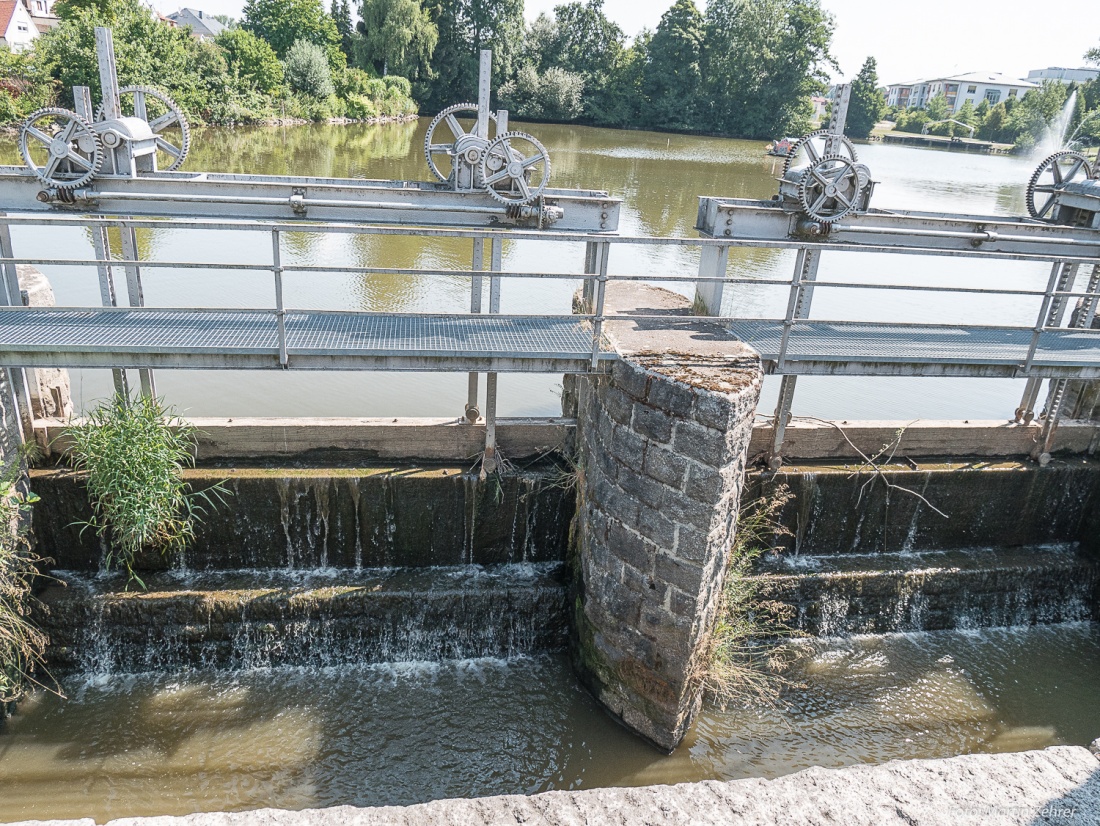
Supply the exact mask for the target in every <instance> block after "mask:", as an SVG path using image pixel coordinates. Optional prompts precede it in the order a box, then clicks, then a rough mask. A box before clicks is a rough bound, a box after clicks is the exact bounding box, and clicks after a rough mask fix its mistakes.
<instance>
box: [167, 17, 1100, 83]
mask: <svg viewBox="0 0 1100 826" xmlns="http://www.w3.org/2000/svg"><path fill="white" fill-rule="evenodd" d="M322 2H325V3H326V5H327V4H328V3H329V2H330V0H322ZM560 2H561V0H526V3H527V6H526V13H527V17H528V18H529V19H533V18H534V17H536V16H537V15H538V13H539V12H540V11H546V12H550V11H552V10H553V8H554V6H556V5H558V4H559V3H560ZM696 2H698V3H699V4H700V8H703V7H704V5H705V0H696ZM192 4H193V5H192ZM154 5H155V6H156V7H157V8H158V9H159V10H160V11H161V12H172V11H175V10H176V9H177V8H179V6H180V5H189V6H191V7H192V8H200V9H202V10H203V11H206V12H209V13H210V14H230V15H233V16H234V17H239V16H240V13H241V8H242V7H243V5H244V0H182V2H178V0H154ZM671 5H672V0H604V11H605V12H606V13H607V15H608V16H609V17H610V18H611V19H612V20H614V21H615V22H616V23H618V24H619V25H620V26H622V27H623V29H624V30H625V31H626V32H627V33H628V34H630V35H634V34H636V33H637V32H638V31H640V30H641V29H642V28H646V27H648V28H655V27H656V26H657V23H658V21H659V20H660V19H661V15H662V14H664V12H665V11H666V10H667V9H668V7H669V6H671ZM822 5H823V6H824V7H825V8H826V9H828V10H829V11H830V12H832V13H833V15H834V17H835V18H836V33H835V35H834V37H833V54H834V55H835V56H836V58H837V61H838V62H839V63H840V68H841V71H842V72H843V73H844V74H845V76H847V77H848V78H851V77H852V76H854V75H855V73H856V72H858V71H859V67H860V66H861V65H862V64H863V61H864V59H865V58H866V57H867V56H868V55H874V57H875V58H876V59H877V60H878V70H879V80H880V81H881V82H882V83H884V84H888V83H900V82H903V81H909V80H916V79H918V78H922V77H930V76H933V75H938V74H941V73H945V72H971V71H985V70H990V71H995V72H1004V73H1005V74H1008V75H1012V76H1015V77H1026V76H1027V73H1028V70H1029V69H1041V68H1045V67H1047V66H1068V67H1076V66H1080V65H1082V60H1081V58H1082V55H1084V53H1085V52H1086V51H1087V50H1088V49H1090V48H1092V47H1093V46H1098V45H1100V24H1097V23H1096V21H1097V20H1098V19H1100V18H1097V17H1096V16H1095V15H1090V14H1087V13H1086V14H1084V15H1083V16H1082V17H1081V23H1082V25H1081V27H1080V28H1077V27H1076V26H1074V25H1072V24H1071V23H1069V20H1070V19H1071V18H1072V16H1073V15H1072V14H1070V15H1066V14H1053V13H1049V11H1050V10H1049V9H1046V8H1045V7H1044V6H1043V5H1042V4H1039V3H1036V2H1035V0H1026V1H1025V0H1000V2H998V3H994V4H988V3H987V4H977V3H959V2H958V0H910V2H899V0H822ZM1086 5H1088V4H1086ZM838 79H839V78H838Z"/></svg>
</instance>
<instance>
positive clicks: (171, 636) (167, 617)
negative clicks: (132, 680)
mask: <svg viewBox="0 0 1100 826" xmlns="http://www.w3.org/2000/svg"><path fill="white" fill-rule="evenodd" d="M563 568H564V566H563V565H561V564H560V563H538V564H535V563H528V564H508V565H487V566H482V565H464V566H453V567H447V568H433V569H423V568H419V569H417V568H390V569H364V570H360V571H348V570H339V569H330V570H318V571H271V570H256V571H223V572H215V573H196V574H186V573H163V572H162V573H155V574H150V575H149V576H147V577H145V578H144V582H145V585H146V589H145V590H143V589H141V588H140V587H139V586H136V585H135V584H133V583H130V584H129V587H127V582H126V578H125V577H124V576H111V577H94V576H88V575H85V574H81V573H74V572H66V571H55V572H54V574H53V575H54V576H55V577H56V578H57V579H58V580H59V583H58V584H54V585H51V586H49V587H47V588H46V589H45V590H44V591H43V593H42V594H41V601H42V603H43V605H44V606H45V611H44V612H43V616H42V617H41V618H40V622H41V625H42V626H43V628H44V629H45V630H46V631H47V633H48V634H49V636H50V641H51V642H50V650H49V652H48V655H47V656H48V661H49V663H50V667H51V670H53V671H54V672H55V673H60V674H65V673H73V672H76V673H85V674H94V675H111V674H126V673H142V672H148V671H164V670H170V669H180V668H199V667H204V668H227V669H249V668H262V667H272V666H287V665H289V666H317V667H326V666H336V665H347V664H360V663H374V662H412V661H423V660H429V661H439V660H447V659H466V658H473V657H512V656H518V655H525V654H533V653H540V652H544V651H553V650H558V649H561V648H563V647H564V646H565V643H566V633H567V627H568V620H567V616H566V596H565V585H564V570H563Z"/></svg>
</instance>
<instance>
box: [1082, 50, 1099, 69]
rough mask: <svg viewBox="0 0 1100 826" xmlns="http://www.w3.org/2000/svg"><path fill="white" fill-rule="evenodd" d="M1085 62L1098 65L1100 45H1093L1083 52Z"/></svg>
mask: <svg viewBox="0 0 1100 826" xmlns="http://www.w3.org/2000/svg"><path fill="white" fill-rule="evenodd" d="M1085 62H1086V63H1091V64H1092V65H1093V66H1100V46H1093V47H1092V48H1091V49H1089V50H1088V51H1087V52H1085Z"/></svg>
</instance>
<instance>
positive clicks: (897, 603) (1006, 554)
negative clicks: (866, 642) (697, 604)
mask: <svg viewBox="0 0 1100 826" xmlns="http://www.w3.org/2000/svg"><path fill="white" fill-rule="evenodd" d="M754 579H755V581H756V583H757V590H758V593H759V594H760V595H761V596H762V597H763V598H764V599H769V600H776V601H778V602H781V603H785V604H787V605H789V606H791V608H792V609H793V610H794V616H793V618H792V619H791V620H790V622H789V623H788V624H789V625H790V626H791V627H792V628H795V629H797V630H798V631H802V632H805V633H809V634H813V635H817V636H833V635H842V634H882V633H890V632H895V631H940V630H949V629H976V628H993V627H999V626H1013V625H1035V624H1045V623H1055V622H1076V621H1082V620H1092V619H1097V618H1100V560H1097V559H1096V558H1095V557H1094V556H1092V555H1091V554H1089V553H1086V552H1085V551H1084V550H1082V549H1081V548H1080V547H1079V546H1077V545H1074V544H1063V545H1053V546H1032V547H1024V548H1010V549H996V550H992V549H989V550H965V551H934V552H925V553H898V554H836V555H829V556H804V555H791V554H781V555H779V556H776V557H772V558H769V559H766V560H763V561H762V562H761V563H760V564H758V565H757V567H756V570H755V576H754Z"/></svg>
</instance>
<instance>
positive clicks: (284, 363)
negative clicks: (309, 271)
mask: <svg viewBox="0 0 1100 826" xmlns="http://www.w3.org/2000/svg"><path fill="white" fill-rule="evenodd" d="M280 246H281V245H280V243H279V230H277V229H273V230H271V265H272V266H271V271H272V273H274V275H275V326H276V328H277V329H278V333H279V366H280V367H282V368H283V369H286V368H287V367H289V366H290V356H289V355H288V354H287V350H286V308H285V307H284V306H283V255H282V250H281V249H280Z"/></svg>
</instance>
